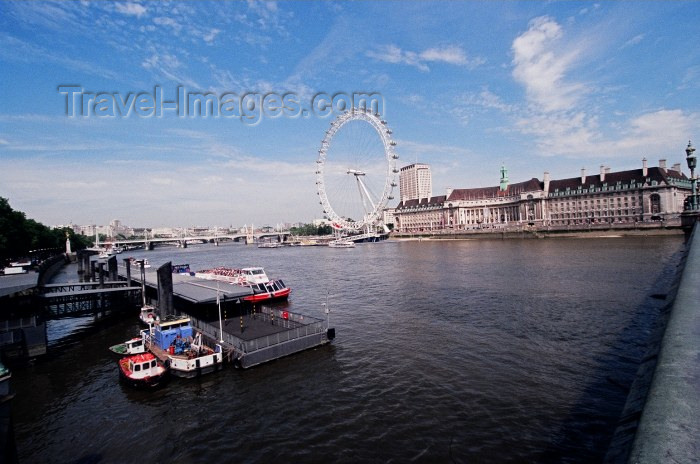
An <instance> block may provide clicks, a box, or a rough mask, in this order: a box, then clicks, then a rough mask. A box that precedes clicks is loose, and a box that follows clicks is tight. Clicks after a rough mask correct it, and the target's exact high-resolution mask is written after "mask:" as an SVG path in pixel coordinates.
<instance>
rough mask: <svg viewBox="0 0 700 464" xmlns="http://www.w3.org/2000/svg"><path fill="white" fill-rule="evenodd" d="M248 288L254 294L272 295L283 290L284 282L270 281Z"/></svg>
mask: <svg viewBox="0 0 700 464" xmlns="http://www.w3.org/2000/svg"><path fill="white" fill-rule="evenodd" d="M250 288H252V289H253V291H254V292H256V293H258V292H262V293H272V292H277V291H279V290H282V289H284V288H285V286H284V282H282V281H281V280H270V281H269V282H265V283H260V284H253V285H251V286H250Z"/></svg>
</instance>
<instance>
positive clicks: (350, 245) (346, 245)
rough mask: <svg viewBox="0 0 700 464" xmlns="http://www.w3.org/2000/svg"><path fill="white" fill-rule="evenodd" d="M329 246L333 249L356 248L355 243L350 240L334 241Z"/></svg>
mask: <svg viewBox="0 0 700 464" xmlns="http://www.w3.org/2000/svg"><path fill="white" fill-rule="evenodd" d="M328 246H329V247H331V248H355V242H353V241H350V240H333V241H332V242H328Z"/></svg>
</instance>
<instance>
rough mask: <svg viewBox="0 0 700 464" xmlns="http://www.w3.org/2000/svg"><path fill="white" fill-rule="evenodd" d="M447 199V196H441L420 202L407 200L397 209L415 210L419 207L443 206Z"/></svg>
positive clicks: (422, 199)
mask: <svg viewBox="0 0 700 464" xmlns="http://www.w3.org/2000/svg"><path fill="white" fill-rule="evenodd" d="M446 199H447V196H446V195H440V196H437V197H431V198H421V199H420V200H418V199H413V200H406V201H402V202H400V203H399V205H398V206H397V207H396V209H403V208H415V207H418V206H442V204H443V203H445V200H446Z"/></svg>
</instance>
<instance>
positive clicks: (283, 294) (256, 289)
mask: <svg viewBox="0 0 700 464" xmlns="http://www.w3.org/2000/svg"><path fill="white" fill-rule="evenodd" d="M195 277H199V278H200V279H208V280H218V281H221V282H228V283H231V284H237V285H242V286H244V287H250V288H251V290H253V295H250V296H246V297H243V299H244V300H245V301H250V302H253V303H258V302H262V301H272V300H286V299H287V298H288V297H289V294H290V293H291V292H292V290H291V289H290V288H289V287H287V286H286V285H285V284H284V282H283V281H282V280H280V279H276V280H270V279H269V278H268V277H267V274H265V270H264V269H263V268H261V267H244V268H242V269H231V268H227V267H217V268H214V269H207V270H204V271H198V272H196V273H195Z"/></svg>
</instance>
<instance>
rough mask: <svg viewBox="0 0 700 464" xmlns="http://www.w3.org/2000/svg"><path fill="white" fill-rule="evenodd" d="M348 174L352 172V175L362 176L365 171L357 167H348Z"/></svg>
mask: <svg viewBox="0 0 700 464" xmlns="http://www.w3.org/2000/svg"><path fill="white" fill-rule="evenodd" d="M348 174H353V175H354V176H364V175H365V173H364V172H362V171H359V170H357V169H348Z"/></svg>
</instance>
